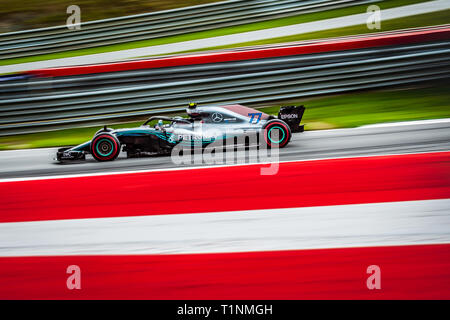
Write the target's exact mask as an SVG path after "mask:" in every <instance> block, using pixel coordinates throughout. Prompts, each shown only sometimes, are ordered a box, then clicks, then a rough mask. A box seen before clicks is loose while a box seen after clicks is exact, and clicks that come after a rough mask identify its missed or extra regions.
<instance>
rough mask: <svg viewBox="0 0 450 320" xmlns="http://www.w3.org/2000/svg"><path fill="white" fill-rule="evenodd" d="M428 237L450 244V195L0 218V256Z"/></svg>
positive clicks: (285, 246) (333, 244) (405, 241)
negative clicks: (250, 208) (316, 204)
mask: <svg viewBox="0 0 450 320" xmlns="http://www.w3.org/2000/svg"><path fill="white" fill-rule="evenodd" d="M62 210H64V208H62ZM430 243H450V199H443V200H425V201H404V202H390V203H372V204H358V205H340V206H324V207H309V208H291V209H271V210H254V211H237V212H216V213H198V214H173V215H159V216H141V217H120V218H98V219H75V220H55V221H35V222H14V223H1V224H0V256H41V255H106V254H180V253H211V252H246V251H263V250H290V249H312V248H339V247H361V246H381V245H410V244H430Z"/></svg>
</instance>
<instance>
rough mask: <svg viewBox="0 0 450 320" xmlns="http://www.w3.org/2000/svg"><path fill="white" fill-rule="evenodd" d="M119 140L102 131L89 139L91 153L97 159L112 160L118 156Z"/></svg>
mask: <svg viewBox="0 0 450 320" xmlns="http://www.w3.org/2000/svg"><path fill="white" fill-rule="evenodd" d="M119 153H120V142H119V140H118V139H117V137H116V136H115V135H113V134H111V133H108V132H102V133H100V134H98V135H96V136H94V138H93V139H92V141H91V154H92V156H93V157H94V159H95V160H97V161H112V160H114V159H116V158H117V157H118V156H119Z"/></svg>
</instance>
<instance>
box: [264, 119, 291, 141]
mask: <svg viewBox="0 0 450 320" xmlns="http://www.w3.org/2000/svg"><path fill="white" fill-rule="evenodd" d="M263 130H264V132H263V135H264V141H263V143H265V144H266V145H267V147H268V148H272V147H278V148H284V147H285V146H286V145H287V144H288V142H289V141H290V140H291V137H292V133H291V128H289V126H288V125H287V124H286V122H284V121H282V120H278V119H273V120H269V121H268V122H267V123H266V124H265V125H264V127H263ZM277 135H278V136H277Z"/></svg>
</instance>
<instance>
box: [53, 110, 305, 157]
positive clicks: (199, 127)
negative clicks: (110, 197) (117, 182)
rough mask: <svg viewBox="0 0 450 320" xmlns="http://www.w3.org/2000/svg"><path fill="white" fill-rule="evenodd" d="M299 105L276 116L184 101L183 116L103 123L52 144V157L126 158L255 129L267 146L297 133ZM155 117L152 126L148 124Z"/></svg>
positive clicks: (165, 152) (299, 128) (282, 144)
mask: <svg viewBox="0 0 450 320" xmlns="http://www.w3.org/2000/svg"><path fill="white" fill-rule="evenodd" d="M304 111H305V108H304V107H303V106H289V107H282V108H281V109H280V111H279V113H278V118H276V117H274V116H271V115H268V114H265V113H263V112H260V111H258V110H255V109H252V108H249V107H245V106H242V105H226V106H205V107H199V106H197V105H196V104H195V103H190V104H189V106H188V108H187V109H186V112H187V114H188V116H189V117H188V118H182V117H173V118H169V117H164V116H153V117H150V118H149V119H148V120H147V121H145V122H144V124H142V125H141V126H140V127H138V128H130V129H117V130H114V129H111V128H107V127H106V126H105V127H104V128H103V129H101V130H99V131H97V132H96V133H95V135H94V137H93V138H92V140H90V141H87V142H85V143H82V144H80V145H78V146H75V147H66V148H60V149H58V152H57V154H56V160H58V161H60V162H63V161H65V160H84V159H85V157H86V154H88V153H90V154H92V156H93V157H94V159H96V160H98V161H111V160H114V159H116V158H117V156H118V155H119V153H120V151H121V147H122V150H123V151H124V152H126V153H127V157H129V158H132V157H142V156H152V155H168V154H170V153H171V150H172V149H173V148H174V147H175V146H176V145H179V144H185V145H190V146H192V143H200V144H201V145H202V146H206V145H209V144H211V143H213V142H214V141H217V140H220V139H224V140H226V141H229V140H230V139H232V140H233V139H234V140H233V141H236V137H243V136H248V135H250V134H258V135H260V136H262V137H263V139H258V141H257V144H258V145H260V144H261V143H265V144H266V146H267V147H269V148H271V147H274V146H276V147H279V148H283V147H285V146H286V145H287V144H288V143H289V141H290V140H291V137H292V132H303V125H300V121H301V119H302V117H303V113H304ZM152 122H156V124H155V125H151V123H152Z"/></svg>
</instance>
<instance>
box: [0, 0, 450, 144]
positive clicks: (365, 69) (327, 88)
mask: <svg viewBox="0 0 450 320" xmlns="http://www.w3.org/2000/svg"><path fill="white" fill-rule="evenodd" d="M73 4H76V5H78V6H79V7H80V10H81V29H79V30H69V29H68V27H67V26H66V20H67V19H68V17H69V16H70V15H71V13H69V14H68V13H67V12H66V9H67V7H68V6H70V5H73ZM370 5H376V6H378V7H379V8H380V9H381V10H382V11H381V21H380V24H379V28H376V27H373V26H372V27H368V24H367V21H368V20H370V18H369V16H370V14H373V12H372V11H370V12H367V9H368V7H369V6H370ZM174 8H177V9H174ZM0 17H1V24H0V26H1V31H2V32H3V33H2V34H0V59H1V60H0V74H3V75H2V76H1V79H0V80H1V81H0V94H1V95H2V101H0V104H1V110H0V112H1V114H0V117H1V123H0V149H17V148H31V147H53V146H61V145H73V144H78V143H80V142H82V141H84V140H86V138H88V137H90V136H91V135H92V133H93V132H95V131H96V128H97V126H98V125H103V124H108V125H109V124H116V125H119V127H120V126H130V125H136V124H138V122H139V121H141V120H142V119H144V118H145V117H147V116H148V115H150V114H152V113H155V112H158V113H177V112H178V111H181V110H182V106H184V105H185V103H186V102H188V101H194V100H195V101H197V102H199V103H206V104H207V103H228V102H233V103H235V102H237V103H247V104H249V105H251V106H256V107H264V109H263V110H264V111H266V112H269V113H270V112H271V113H274V112H276V110H277V108H278V107H279V105H281V104H283V105H285V104H297V103H302V104H305V105H306V106H307V107H308V112H307V113H306V114H305V118H304V119H305V123H307V125H306V130H317V129H331V128H341V127H355V126H360V125H364V124H373V123H379V122H390V121H404V120H418V119H432V118H445V117H449V116H450V114H449V112H450V111H449V107H448V100H449V99H448V98H449V96H448V95H449V91H448V75H449V73H448V71H449V70H448V63H449V61H448V50H449V42H448V37H447V36H446V35H445V34H448V32H447V31H445V30H447V29H446V28H447V26H445V24H446V23H448V22H449V21H450V9H449V1H445V0H440V1H421V0H398V1H374V0H363V1H349V0H345V1H324V0H309V1H292V0H286V1H272V0H255V1H252V0H251V1H240V0H232V1H207V0H205V1H92V0H85V1H78V2H76V3H74V2H72V1H63V0H53V1H44V2H42V1H26V2H22V1H9V0H2V1H1V11H0ZM98 19H106V20H100V21H99V20H98ZM372 24H373V21H372ZM437 25H444V28H443V29H441V31H438V32H437V33H439V34H441V36H439V37H440V38H439V37H438V38H439V39H437V38H436V37H435V36H434V35H429V36H422V38H421V40H414V41H413V42H414V43H413V42H409V40H404V41H403V42H402V41H400V40H398V41H399V42H398V44H397V45H396V44H395V40H394V42H393V43H391V44H390V45H389V46H386V45H384V44H383V43H382V42H380V43H379V44H375V45H372V44H371V45H363V46H361V47H360V48H359V49H358V48H355V50H353V51H348V50H341V49H339V50H335V49H333V48H331V47H329V48H328V49H327V48H325V49H321V50H319V51H320V52H319V51H317V50H316V51H315V52H314V53H311V54H305V53H308V52H307V49H306V51H305V49H302V46H304V43H301V42H300V43H296V44H293V43H292V42H298V41H305V40H310V39H316V40H317V39H326V38H330V37H342V36H350V35H353V36H354V35H371V36H374V35H376V34H382V33H385V32H392V31H396V30H404V29H410V28H419V27H431V26H437ZM36 28H40V29H36ZM277 28H278V29H277ZM280 28H281V29H280ZM286 28H287V29H286ZM446 32H447V33H446ZM400 38H402V36H401V32H400V37H399V39H400ZM402 39H406V38H404V37H403V38H402ZM284 43H289V44H288V45H289V46H297V47H298V53H296V54H291V55H288V56H282V57H276V56H271V55H270V54H265V55H263V56H262V57H263V58H264V59H259V60H255V59H247V58H242V57H241V56H239V54H240V53H239V52H241V53H242V51H248V52H255V51H252V50H257V49H258V47H255V46H261V45H263V46H268V48H271V47H273V46H279V45H280V44H284ZM242 48H245V49H242ZM343 48H344V47H343ZM260 49H261V48H260ZM211 50H212V51H213V52H218V51H219V52H220V51H222V52H234V53H236V54H237V55H236V57H235V58H233V60H235V61H229V62H226V61H225V60H224V61H220V58H218V59H216V61H215V62H214V63H212V62H211V63H202V62H201V61H200V60H201V59H200V60H199V61H197V62H195V64H193V65H191V66H183V62H182V60H181V59H178V60H174V62H172V63H171V64H165V65H166V66H168V67H165V68H162V67H161V65H160V66H158V65H157V64H153V67H151V66H150V65H149V66H145V65H134V66H133V65H127V66H125V65H122V66H120V67H118V68H119V69H117V70H122V71H117V72H109V71H110V70H112V69H108V68H101V69H95V70H94V69H92V70H90V71H89V70H88V69H85V70H86V71H82V72H81V71H77V72H75V73H76V74H74V72H73V69H72V70H71V71H70V68H69V69H68V70H67V71H64V70H60V71H58V72H57V71H53V72H52V71H46V72H43V71H42V69H44V68H56V67H70V66H73V65H85V64H92V63H95V64H101V63H111V62H119V61H125V60H128V61H129V60H130V59H131V60H136V59H144V60H145V59H149V58H152V59H156V58H158V56H164V57H165V56H167V55H172V54H175V55H176V56H178V57H179V56H180V55H181V56H183V55H186V54H187V55H190V56H192V55H195V54H197V53H198V52H205V51H207V52H208V51H211ZM224 59H225V58H224ZM205 61H206V60H205ZM162 65H164V63H163V64H162ZM154 66H157V68H155V67H154ZM169 66H171V67H169ZM80 70H84V69H80ZM295 79H297V81H295ZM300 80H301V81H300ZM236 87H238V88H239V89H237V90H234V89H231V88H236ZM226 88H227V89H226ZM111 90H113V91H114V90H120V92H113V91H111ZM379 90H382V91H379ZM136 121H138V122H136ZM61 129H65V130H63V131H61ZM67 129H69V130H67ZM24 133H27V134H26V135H24ZM28 133H30V134H28Z"/></svg>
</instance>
